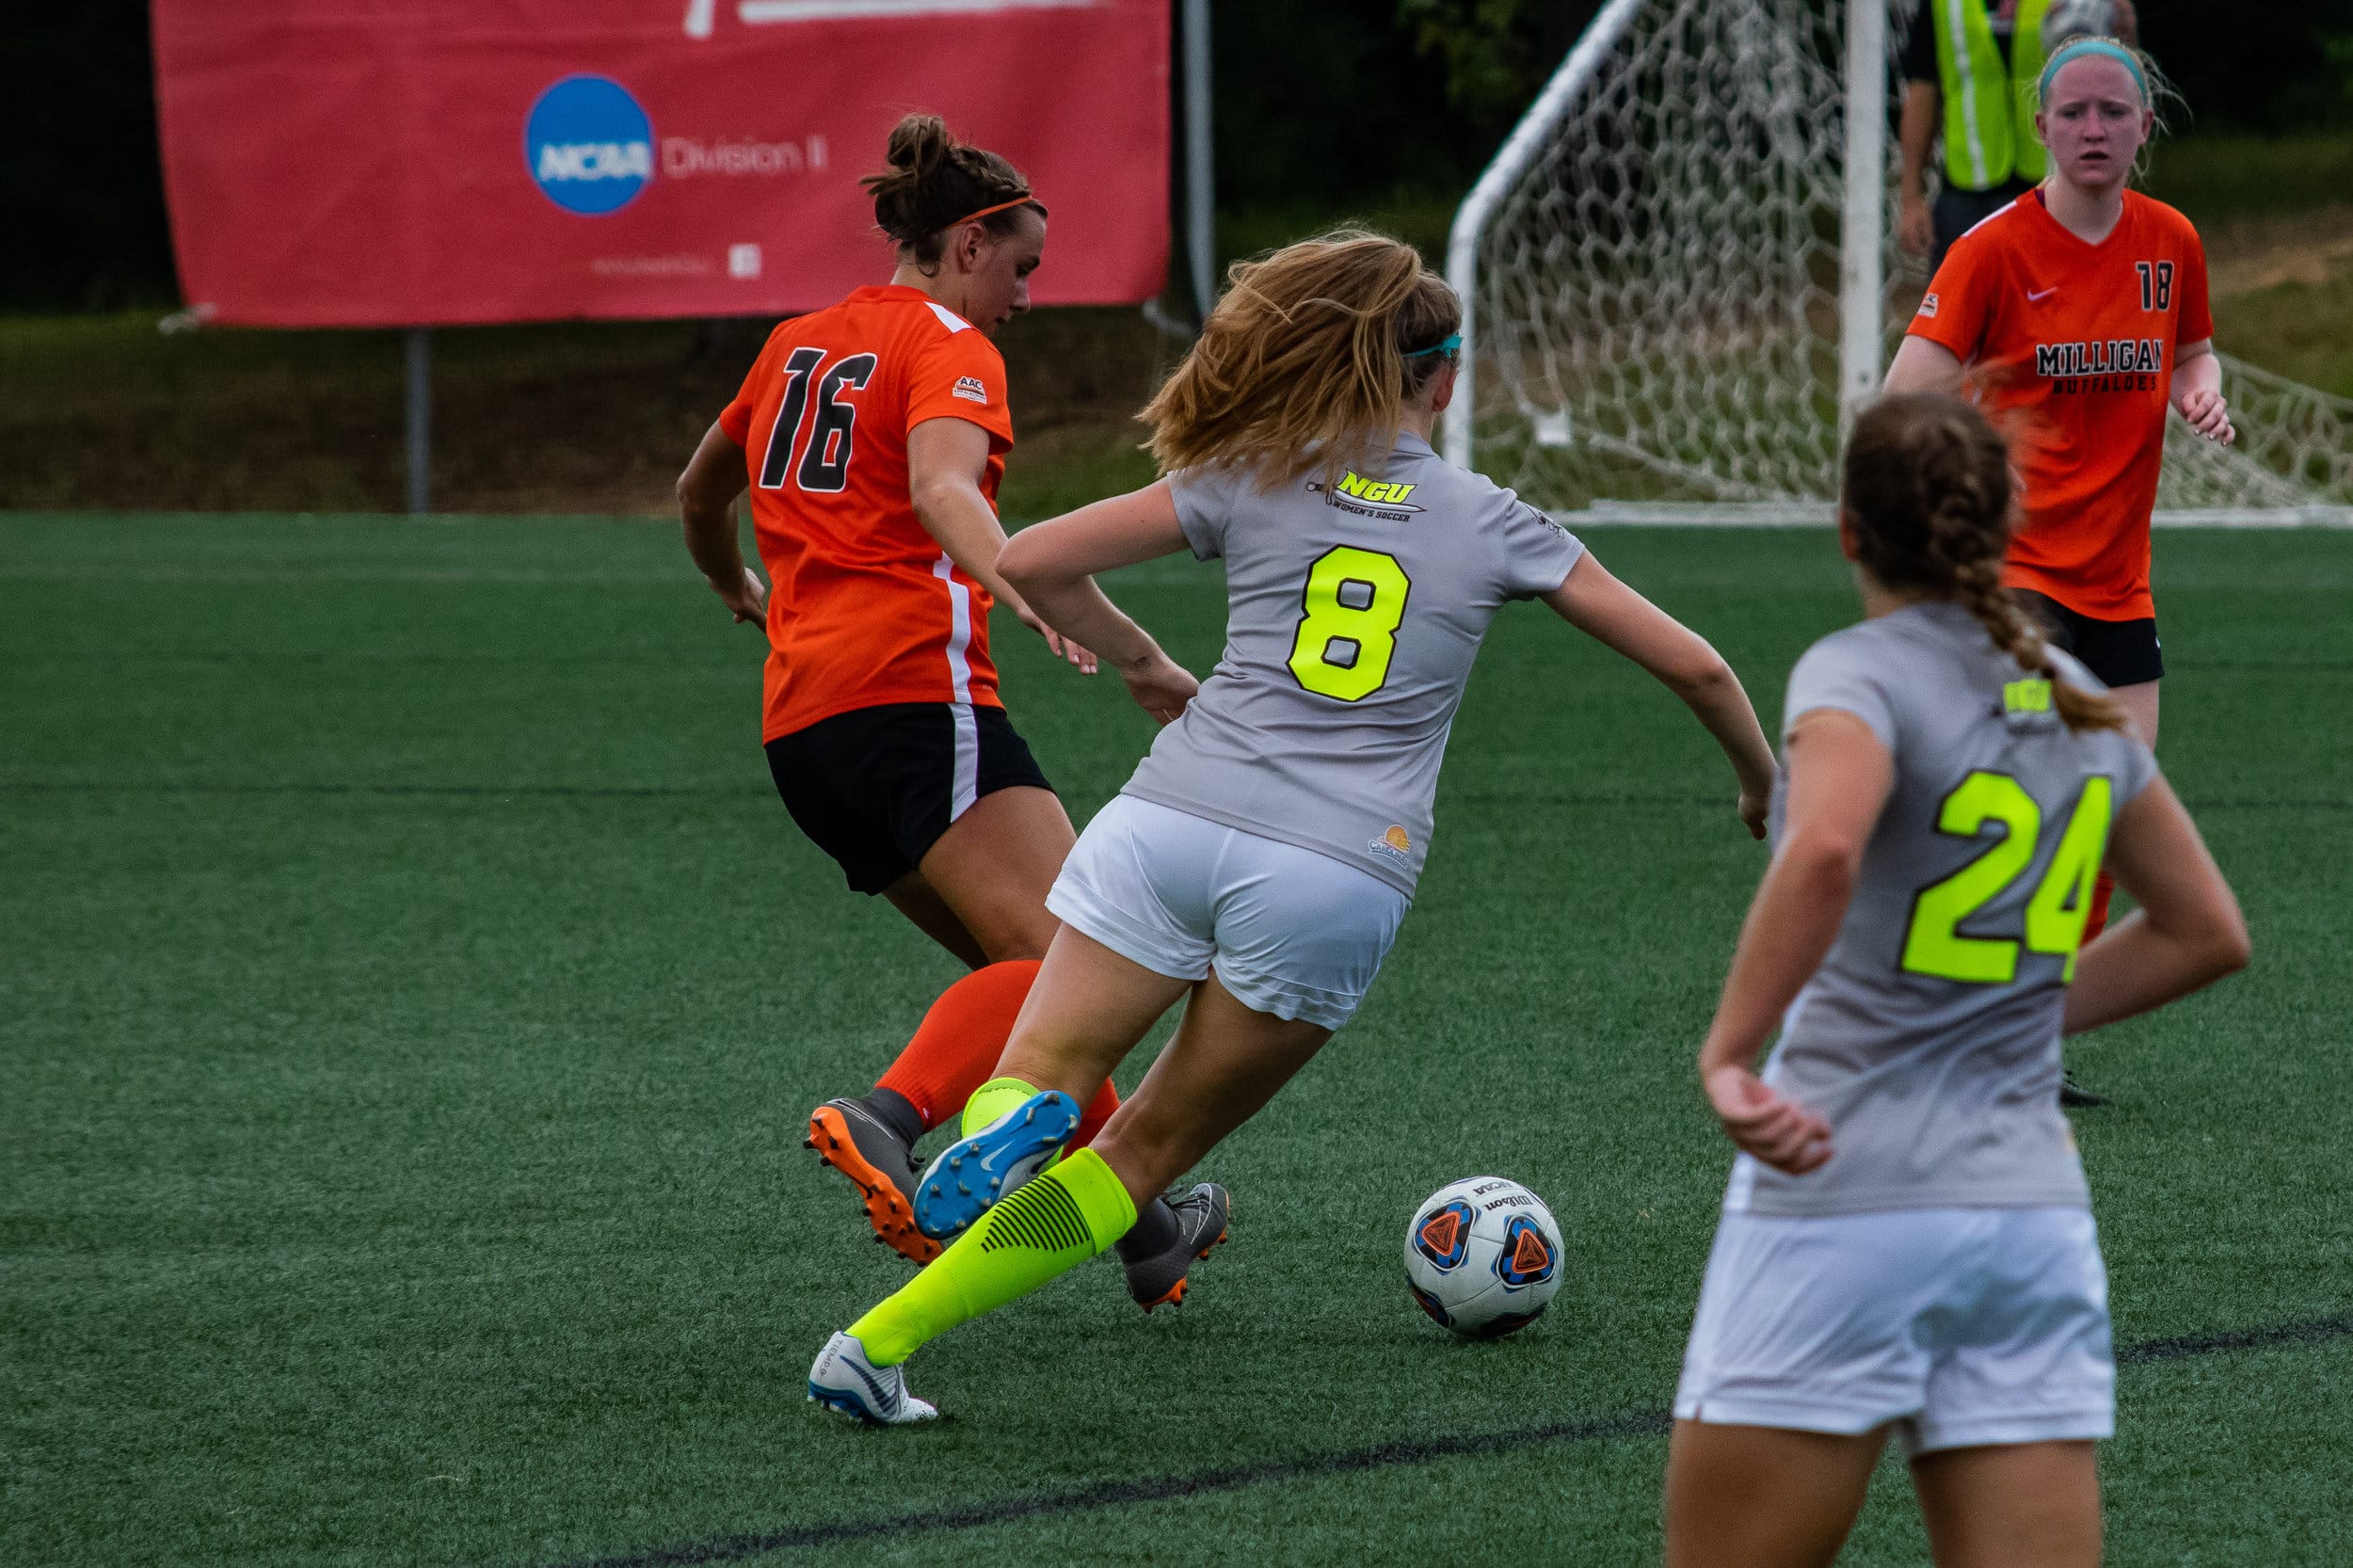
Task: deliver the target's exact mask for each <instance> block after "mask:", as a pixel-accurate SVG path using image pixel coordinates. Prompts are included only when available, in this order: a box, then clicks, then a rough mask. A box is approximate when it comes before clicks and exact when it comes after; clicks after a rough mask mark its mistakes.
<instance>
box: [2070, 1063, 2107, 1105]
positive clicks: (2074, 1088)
mask: <svg viewBox="0 0 2353 1568" xmlns="http://www.w3.org/2000/svg"><path fill="white" fill-rule="evenodd" d="M2107 1103H2109V1102H2108V1097H2107V1096H2105V1095H2095V1094H2093V1093H2092V1092H2091V1091H2090V1090H2089V1089H2087V1088H2085V1087H2084V1086H2083V1085H2082V1084H2080V1083H2078V1082H2076V1081H2075V1072H2074V1069H2073V1068H2072V1067H2062V1068H2060V1069H2059V1104H2060V1105H2061V1106H2062V1107H2064V1108H2065V1109H2067V1110H2069V1111H2084V1110H2088V1109H2089V1108H2090V1107H2092V1106H2095V1105H2106V1104H2107Z"/></svg>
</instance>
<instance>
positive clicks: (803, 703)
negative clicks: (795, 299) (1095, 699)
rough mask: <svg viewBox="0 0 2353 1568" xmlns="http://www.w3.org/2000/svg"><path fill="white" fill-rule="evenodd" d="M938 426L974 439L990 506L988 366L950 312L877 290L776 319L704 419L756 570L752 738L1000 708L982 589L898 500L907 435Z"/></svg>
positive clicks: (998, 430)
mask: <svg viewBox="0 0 2353 1568" xmlns="http://www.w3.org/2000/svg"><path fill="white" fill-rule="evenodd" d="M943 418H946V419H961V420H965V421H968V422H969V423H971V424H977V425H979V426H980V427H981V428H982V429H984V430H986V431H987V432H988V433H989V437H990V440H989V457H988V467H987V472H985V473H984V475H983V477H982V481H981V491H982V493H983V494H984V495H985V496H986V497H988V499H989V501H990V503H991V504H994V503H995V501H996V499H997V482H998V480H999V479H1000V478H1001V477H1002V476H1003V473H1004V470H1005V462H1004V454H1005V452H1006V451H1007V450H1008V449H1009V448H1011V447H1012V445H1013V416H1012V414H1011V412H1010V411H1009V410H1008V409H1007V408H1006V406H1005V363H1004V360H1002V359H1001V358H1000V356H999V355H998V352H997V349H996V346H995V345H994V344H991V343H990V342H989V341H988V339H987V338H986V337H985V336H984V335H983V334H982V333H981V332H980V331H979V330H978V329H977V328H974V327H973V326H972V325H971V324H970V323H969V322H968V321H966V320H964V319H963V318H962V317H961V316H959V315H957V314H956V313H955V312H952V311H950V310H948V309H946V308H945V307H944V306H941V305H940V304H938V303H937V302H936V301H935V300H934V299H933V298H932V297H931V296H929V295H927V294H925V293H923V292H922V291H921V290H920V289H911V288H902V287H897V286H891V285H886V286H877V287H872V288H862V289H859V290H857V291H856V292H855V293H854V294H852V295H851V296H850V297H849V298H847V299H845V300H843V301H842V302H841V303H840V304H839V305H835V306H832V307H830V308H829V309H826V310H823V311H817V312H812V313H811V314H808V315H805V316H800V317H797V318H795V319H793V320H791V321H787V322H784V323H782V324H780V325H779V326H778V327H777V328H776V330H775V331H774V332H772V333H770V334H769V337H768V344H767V346H766V347H764V348H762V349H761V350H760V358H759V360H756V361H755V362H754V363H753V365H752V369H751V374H750V375H748V376H745V377H744V389H743V391H741V392H737V393H736V395H735V401H734V402H732V403H730V404H728V407H727V409H726V411H725V412H723V413H722V414H720V416H719V424H720V427H721V428H722V429H724V430H726V431H727V433H728V436H729V437H731V438H733V440H734V441H735V443H736V444H737V445H738V446H741V447H742V448H743V449H744V466H745V467H746V468H747V469H748V470H749V471H750V474H751V493H752V522H753V530H754V533H755V534H756V535H757V536H758V538H759V543H760V561H761V563H762V564H763V565H764V566H765V567H766V568H768V579H769V595H768V667H767V671H766V676H765V680H764V682H763V684H764V687H765V716H764V719H763V722H762V725H761V732H760V738H761V740H762V741H763V742H765V741H773V740H775V739H776V737H777V736H779V735H789V734H791V733H792V732H793V731H794V730H797V729H805V728H808V726H810V725H812V724H815V723H816V722H817V721H818V720H820V719H824V718H830V717H832V716H833V715H834V714H836V713H843V712H849V711H850V710H852V709H854V708H873V707H879V706H880V705H882V704H884V703H888V702H969V703H977V704H979V705H981V706H984V707H990V708H996V707H1001V706H1003V704H1002V703H1000V701H999V699H998V696H997V667H996V665H995V664H991V663H990V662H989V657H988V609H989V605H990V603H991V602H992V601H991V600H990V598H989V594H988V590H987V589H985V588H984V587H982V586H981V585H980V584H978V583H977V582H975V581H973V579H972V578H971V577H970V576H969V575H968V574H967V573H966V572H965V571H964V570H963V569H962V568H959V567H957V566H956V565H955V564H954V563H953V562H952V561H951V560H950V559H949V558H948V556H947V554H946V553H945V552H942V551H941V550H940V548H939V545H938V543H937V542H936V540H934V539H933V538H932V536H931V535H929V534H928V533H926V532H924V529H923V525H922V523H921V522H920V520H918V519H917V518H916V515H915V505H914V503H913V502H912V501H910V500H909V499H908V495H907V432H908V431H910V430H912V429H914V428H915V427H916V426H917V425H919V424H922V423H923V422H924V421H925V420H930V419H943Z"/></svg>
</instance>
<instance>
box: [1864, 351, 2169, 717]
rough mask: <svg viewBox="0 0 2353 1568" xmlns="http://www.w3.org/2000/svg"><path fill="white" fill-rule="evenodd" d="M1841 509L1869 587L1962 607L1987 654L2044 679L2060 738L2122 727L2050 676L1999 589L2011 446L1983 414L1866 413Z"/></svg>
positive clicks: (2092, 696) (1960, 409)
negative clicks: (1986, 640)
mask: <svg viewBox="0 0 2353 1568" xmlns="http://www.w3.org/2000/svg"><path fill="white" fill-rule="evenodd" d="M1843 504H1844V505H1845V507H1846V510H1847V514H1848V516H1849V518H1850V519H1851V520H1853V525H1854V534H1855V543H1856V559H1857V560H1858V561H1860V562H1861V564H1862V566H1863V568H1864V569H1865V570H1866V571H1868V572H1869V573H1870V574H1871V576H1872V577H1873V578H1874V579H1875V580H1876V581H1878V582H1879V583H1881V584H1883V585H1884V586H1886V587H1890V588H1894V589H1897V590H1898V591H1902V590H1911V591H1915V592H1920V593H1926V594H1929V595H1933V596H1934V597H1936V598H1939V599H1949V600H1953V601H1954V602H1956V603H1958V604H1960V605H1961V608H1963V609H1965V610H1967V611H1968V612H1969V613H1970V615H1972V616H1975V617H1977V623H1978V624H1979V625H1980V626H1983V627H1984V628H1985V632H1986V635H1987V636H1988V637H1990V638H1992V639H1993V646H1994V647H1995V648H1999V649H2001V651H2002V652H2004V653H2006V654H2008V655H2009V657H2010V658H2011V659H2013V660H2015V661H2017V663H2018V665H2019V667H2020V668H2021V669H2024V670H2027V671H2031V672H2032V673H2034V674H2037V675H2040V676H2041V677H2043V678H2044V679H2045V680H2049V681H2050V682H2051V701H2052V706H2053V707H2054V708H2055V709H2057V712H2058V715H2059V718H2060V720H2061V721H2062V722H2063V723H2064V724H2065V725H2066V726H2067V728H2069V729H2071V730H2084V729H2121V728H2124V724H2125V718H2124V710H2123V709H2122V707H2121V706H2120V705H2119V704H2118V703H2117V701H2116V699H2115V698H2114V697H2112V696H2107V695H2106V694H2105V693H2102V692H2091V691H2086V690H2085V689H2084V688H2083V687H2081V686H2075V685H2071V684H2070V683H2068V682H2067V681H2065V680H2060V679H2059V676H2058V671H2057V668H2056V667H2055V666H2054V664H2053V661H2052V658H2051V650H2050V648H2049V645H2048V644H2046V643H2045V642H2044V641H2043V636H2042V631H2041V628H2040V627H2039V626H2037V625H2036V624H2035V621H2034V617H2033V616H2029V615H2027V614H2026V613H2025V610H2024V609H2023V608H2022V607H2021V606H2020V604H2019V602H2018V600H2017V599H2016V597H2015V596H2013V595H2012V594H2011V593H2010V591H2009V589H2008V588H2006V587H2004V586H2002V555H2003V552H2005V551H2006V550H2007V549H2008V547H2009V527H2010V510H2011V497H2010V471H2009V448H2008V446H2006V445H2005V444H2004V443H2003V440H2002V438H2001V436H2000V435H1999V434H1997V433H1996V432H1995V431H1994V429H1993V425H1991V424H1988V423H1986V419H1985V416H1984V415H1982V414H1980V413H1979V412H1977V409H1976V408H1971V407H1970V406H1969V405H1968V404H1966V403H1963V402H1961V400H1959V399H1958V398H1952V397H1946V396H1944V395H1942V394H1938V393H1929V392H1919V393H1908V394H1904V395H1899V396H1896V397H1887V398H1882V399H1881V400H1880V401H1879V402H1878V403H1875V404H1873V405H1872V406H1871V407H1870V408H1867V409H1865V411H1864V413H1863V414H1862V415H1861V417H1859V418H1858V419H1857V420H1856V421H1855V427H1854V435H1853V436H1852V437H1851V438H1850V439H1849V441H1848V443H1847V462H1846V483H1845V494H1844V501H1843Z"/></svg>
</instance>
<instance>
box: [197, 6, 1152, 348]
mask: <svg viewBox="0 0 2353 1568" xmlns="http://www.w3.org/2000/svg"><path fill="white" fill-rule="evenodd" d="M154 40H155V89H156V100H157V104H158V108H159V116H160V120H161V124H162V132H163V153H164V178H165V185H166V189H167V192H168V197H169V201H170V207H171V220H172V240H173V246H174V248H175V250H176V251H177V254H178V258H179V264H180V280H181V287H182V291H183V293H184V296H185V297H186V299H187V301H188V303H189V305H190V306H191V307H193V308H194V309H196V310H197V311H198V312H200V313H201V315H202V317H203V318H204V319H209V320H216V321H220V322H225V323H231V324H238V325H246V326H255V327H430V326H447V325H456V324H461V323H481V322H498V321H541V320H551V319H556V318H562V317H569V316H602V317H630V316H636V317H644V316H680V315H777V314H786V313H790V312H799V311H807V310H813V309H816V308H818V307H820V306H824V305H828V304H831V303H833V302H834V301H835V300H837V299H839V298H840V297H841V296H843V295H844V294H846V293H848V292H849V291H850V290H851V289H853V288H856V286H857V285H859V284H861V283H870V282H877V281H880V280H882V279H884V278H886V277H888V273H889V268H890V252H889V248H888V242H886V241H884V240H883V239H882V238H881V237H880V236H879V235H878V234H877V233H876V232H875V230H874V215H873V205H872V201H871V200H870V199H869V198H868V197H867V195H866V193H865V192H864V190H862V189H861V188H860V187H859V185H858V183H857V182H858V177H859V176H860V175H864V174H869V173H872V172H874V171H876V170H877V169H879V168H882V166H883V142H884V139H885V137H886V136H888V134H889V130H890V127H891V126H892V125H893V124H895V123H897V121H898V120H899V118H900V116H901V115H903V114H904V113H906V112H908V111H909V110H918V109H920V110H925V111H929V112H932V113H936V114H938V115H940V116H942V117H943V118H945V119H946V120H947V121H948V124H949V126H950V127H951V128H952V130H953V131H954V132H955V133H956V134H957V135H958V136H962V137H964V138H965V139H967V140H968V141H973V142H977V143H978V144H980V145H981V146H983V147H985V148H988V149H990V150H991V151H993V152H1001V153H1003V154H1004V155H1005V156H1006V157H1008V158H1010V159H1011V160H1013V162H1014V164H1015V165H1016V167H1018V168H1020V169H1021V170H1022V172H1023V173H1025V174H1027V175H1028V176H1029V178H1030V181H1031V184H1032V187H1033V188H1034V189H1035V190H1036V192H1037V195H1038V200H1041V201H1043V202H1045V203H1046V205H1047V206H1048V208H1049V209H1050V210H1051V212H1052V224H1051V229H1050V237H1049V239H1048V245H1047V250H1046V262H1045V264H1044V265H1043V266H1041V267H1040V268H1039V269H1038V272H1037V275H1036V280H1035V281H1034V283H1033V284H1032V291H1033V294H1034V296H1035V298H1036V299H1037V301H1038V302H1039V303H1040V304H1112V303H1131V302H1134V301H1137V300H1142V299H1147V298H1149V297H1151V296H1153V295H1156V294H1158V293H1159V292H1160V285H1161V282H1162V280H1163V278H1164V274H1165V268H1166V264H1167V253H1168V194H1169V193H1168V136H1169V107H1168V104H1169V79H1168V71H1169V66H1168V54H1169V48H1168V41H1169V14H1168V0H561V3H558V0H154Z"/></svg>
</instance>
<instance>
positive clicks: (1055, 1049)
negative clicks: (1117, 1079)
mask: <svg viewBox="0 0 2353 1568" xmlns="http://www.w3.org/2000/svg"><path fill="white" fill-rule="evenodd" d="M1192 988H1193V982H1192V981H1189V980H1182V979H1178V978H1177V977H1175V976H1172V975H1164V974H1160V973H1157V972H1155V971H1153V970H1151V969H1147V968H1144V966H1143V965H1141V964H1139V963H1137V962H1136V961H1135V960H1134V959H1132V958H1128V957H1127V956H1125V955H1123V954H1121V953H1117V952H1112V950H1111V949H1110V948H1107V947H1105V946H1104V945H1103V944H1102V943H1100V942H1098V941H1096V939H1095V938H1094V937H1092V936H1088V935H1087V934H1086V933H1085V932H1083V931H1073V930H1071V929H1070V928H1068V927H1067V926H1065V927H1064V928H1063V929H1062V930H1060V931H1058V932H1056V933H1055V936H1054V940H1053V945H1052V946H1051V947H1049V948H1048V950H1047V953H1046V962H1045V963H1044V964H1043V965H1042V966H1040V968H1039V969H1038V976H1037V983H1036V984H1034V985H1032V986H1031V987H1030V996H1029V1000H1027V1001H1025V1002H1023V1003H1022V1004H1021V1015H1020V1016H1019V1017H1017V1018H1016V1019H1015V1020H1014V1025H1013V1034H1012V1037H1011V1038H1010V1039H1008V1040H1007V1041H1006V1042H1005V1052H1004V1055H1003V1056H1002V1057H1000V1059H999V1060H998V1063H997V1071H998V1075H999V1076H1000V1077H1002V1078H1017V1079H1020V1080H1023V1081H1024V1082H1027V1083H1029V1084H1032V1086H1034V1088H1035V1089H1059V1090H1061V1091H1062V1092H1063V1093H1064V1094H1065V1095H1068V1096H1070V1097H1071V1098H1073V1099H1075V1100H1079V1101H1080V1102H1081V1103H1083V1102H1084V1101H1085V1099H1086V1096H1088V1095H1089V1094H1091V1093H1092V1092H1093V1090H1094V1086H1095V1085H1096V1084H1097V1083H1100V1082H1102V1081H1103V1080H1105V1079H1106V1078H1109V1077H1110V1076H1111V1073H1112V1068H1114V1067H1116V1066H1118V1065H1119V1064H1120V1063H1121V1061H1122V1060H1124V1059H1125V1058H1126V1057H1127V1054H1128V1052H1129V1051H1131V1050H1133V1049H1135V1048H1136V1042H1137V1041H1139V1040H1141V1039H1143V1038H1144V1035H1145V1034H1146V1033H1148V1032H1150V1031H1151V1028H1152V1026H1153V1025H1154V1024H1156V1023H1158V1022H1160V1016H1161V1015H1162V1014H1164V1013H1166V1012H1167V1011H1168V1010H1169V1009H1170V1008H1171V1007H1174V1006H1176V1005H1177V1001H1178V1000H1180V999H1182V998H1183V996H1184V995H1185V993H1186V992H1187V991H1189V990H1191V989H1192ZM1104 1130H1105V1131H1109V1130H1110V1128H1108V1127H1107V1128H1105V1129H1104Z"/></svg>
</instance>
